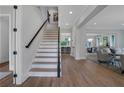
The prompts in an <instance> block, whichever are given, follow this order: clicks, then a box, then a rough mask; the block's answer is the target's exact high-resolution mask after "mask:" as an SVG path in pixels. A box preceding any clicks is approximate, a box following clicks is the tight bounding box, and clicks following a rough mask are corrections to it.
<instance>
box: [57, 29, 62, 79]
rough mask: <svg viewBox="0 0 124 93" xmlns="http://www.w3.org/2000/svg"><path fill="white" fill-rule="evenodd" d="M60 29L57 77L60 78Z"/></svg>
mask: <svg viewBox="0 0 124 93" xmlns="http://www.w3.org/2000/svg"><path fill="white" fill-rule="evenodd" d="M60 73H61V69H60V27H59V29H58V64H57V76H58V77H60Z"/></svg>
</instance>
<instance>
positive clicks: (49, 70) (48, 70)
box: [30, 68, 57, 72]
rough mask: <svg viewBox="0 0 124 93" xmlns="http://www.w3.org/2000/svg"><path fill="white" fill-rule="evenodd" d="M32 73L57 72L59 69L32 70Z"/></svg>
mask: <svg viewBox="0 0 124 93" xmlns="http://www.w3.org/2000/svg"><path fill="white" fill-rule="evenodd" d="M30 71H31V72H57V68H32V69H31V70H30Z"/></svg>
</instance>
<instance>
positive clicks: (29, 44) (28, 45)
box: [25, 18, 48, 48]
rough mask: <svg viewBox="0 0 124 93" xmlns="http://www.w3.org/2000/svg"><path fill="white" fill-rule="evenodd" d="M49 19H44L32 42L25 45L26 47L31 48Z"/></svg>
mask: <svg viewBox="0 0 124 93" xmlns="http://www.w3.org/2000/svg"><path fill="white" fill-rule="evenodd" d="M47 21H48V18H47V19H46V20H45V21H44V23H43V24H42V25H41V27H40V28H39V29H38V31H37V32H36V34H35V35H34V36H33V38H32V39H31V40H30V42H29V43H28V44H27V45H26V46H25V47H26V48H29V47H30V46H31V44H32V43H33V41H34V39H35V38H36V37H37V35H38V33H39V32H40V31H41V29H42V28H43V27H44V25H45V24H46V22H47Z"/></svg>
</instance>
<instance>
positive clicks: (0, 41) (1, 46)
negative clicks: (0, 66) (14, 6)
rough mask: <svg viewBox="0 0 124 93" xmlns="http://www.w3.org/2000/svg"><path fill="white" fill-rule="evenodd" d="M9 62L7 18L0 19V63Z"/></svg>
mask: <svg viewBox="0 0 124 93" xmlns="http://www.w3.org/2000/svg"><path fill="white" fill-rule="evenodd" d="M7 61H9V17H7V16H5V17H0V63H4V62H7Z"/></svg>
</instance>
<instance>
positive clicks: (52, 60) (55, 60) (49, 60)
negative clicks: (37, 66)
mask: <svg viewBox="0 0 124 93" xmlns="http://www.w3.org/2000/svg"><path fill="white" fill-rule="evenodd" d="M34 62H58V59H57V58H35V59H34Z"/></svg>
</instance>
